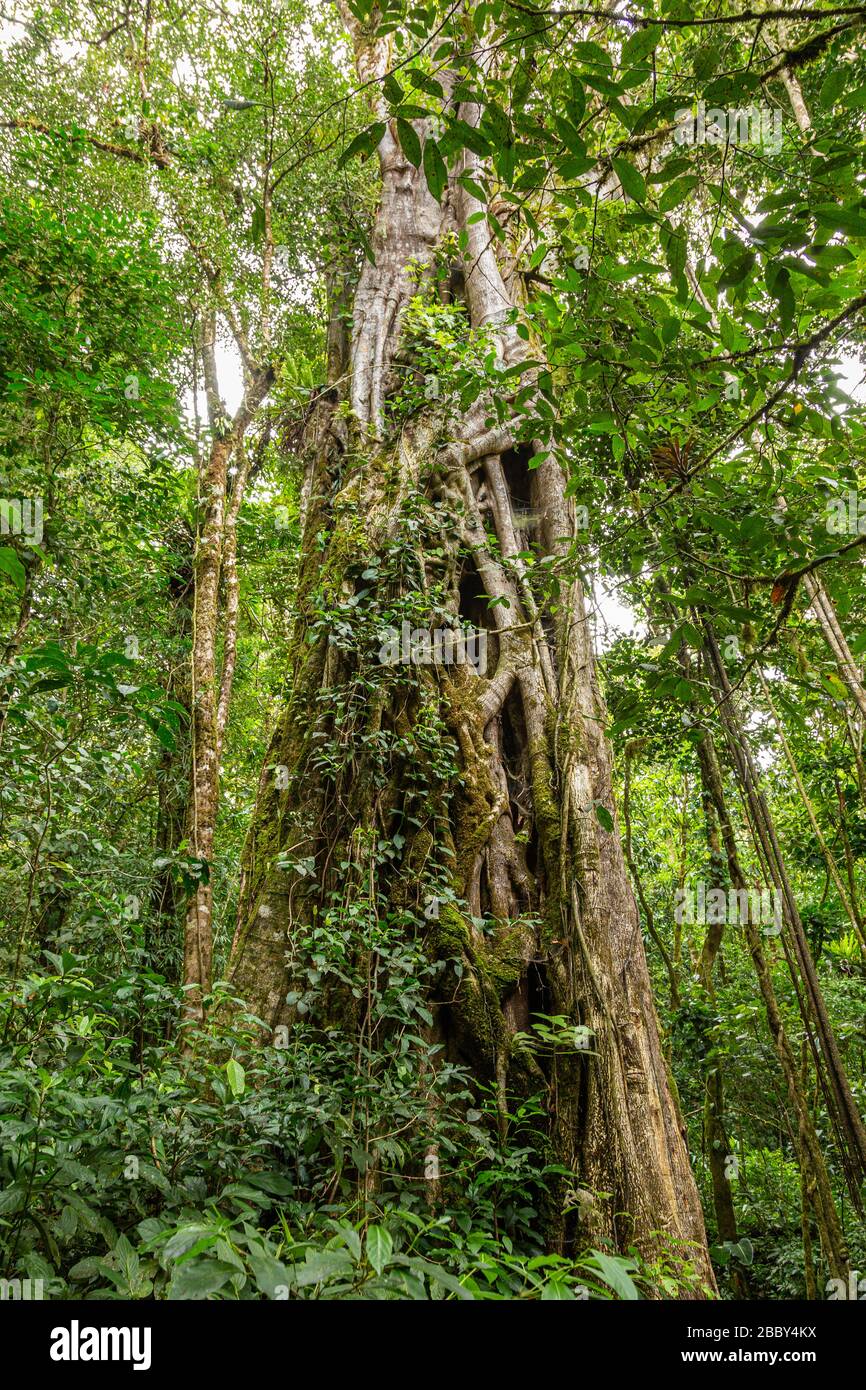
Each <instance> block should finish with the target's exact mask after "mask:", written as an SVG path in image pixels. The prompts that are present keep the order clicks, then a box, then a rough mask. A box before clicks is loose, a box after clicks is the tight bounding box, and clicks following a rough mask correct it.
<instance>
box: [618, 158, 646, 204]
mask: <svg viewBox="0 0 866 1390" xmlns="http://www.w3.org/2000/svg"><path fill="white" fill-rule="evenodd" d="M611 163H612V164H613V168H614V173H615V174H616V176H617V178H618V179H619V181H620V183H621V184H622V186H623V189H624V191H625V192H626V193H627V194H628V196H629V197H630V198H631V200H632V202H635V203H642V202H644V200H645V199H646V184H645V183H644V180H643V174H641V173H639V172H638V170H637V169H636V168H635V167H634V165H633V164H630V163H629V162H628V160H627V159H622V158H621V157H616V158H614V159H612V160H611Z"/></svg>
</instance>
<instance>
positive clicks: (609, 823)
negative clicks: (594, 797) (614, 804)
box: [595, 801, 613, 833]
mask: <svg viewBox="0 0 866 1390" xmlns="http://www.w3.org/2000/svg"><path fill="white" fill-rule="evenodd" d="M595 816H596V820H597V821H598V823H599V825H600V826H601V827H602V829H603V830H607V831H608V833H610V831H611V830H613V816H612V815H611V814H610V811H609V810H608V809H607V807H606V806H603V805H602V804H601V802H600V801H597V802H596V803H595Z"/></svg>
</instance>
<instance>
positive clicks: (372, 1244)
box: [367, 1226, 394, 1274]
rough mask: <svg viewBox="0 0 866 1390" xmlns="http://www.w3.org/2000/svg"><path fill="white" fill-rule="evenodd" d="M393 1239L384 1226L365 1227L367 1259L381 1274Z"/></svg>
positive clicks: (387, 1259)
mask: <svg viewBox="0 0 866 1390" xmlns="http://www.w3.org/2000/svg"><path fill="white" fill-rule="evenodd" d="M393 1250H394V1241H393V1240H392V1238H391V1233H390V1231H386V1230H385V1227H384V1226H368V1227H367V1259H368V1260H369V1261H370V1264H371V1265H372V1266H373V1268H374V1269H375V1271H376V1273H377V1274H381V1273H382V1270H383V1269H384V1268H385V1266H386V1264H387V1263H388V1261H389V1260H390V1258H391V1255H392V1252H393Z"/></svg>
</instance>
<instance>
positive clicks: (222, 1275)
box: [168, 1259, 235, 1301]
mask: <svg viewBox="0 0 866 1390" xmlns="http://www.w3.org/2000/svg"><path fill="white" fill-rule="evenodd" d="M234 1273H235V1271H234V1270H233V1269H232V1266H231V1265H229V1264H223V1263H222V1262H221V1261H219V1260H208V1259H204V1260H190V1261H189V1262H188V1263H187V1264H182V1265H178V1267H177V1269H176V1270H175V1272H174V1274H173V1275H172V1280H171V1287H170V1288H169V1291H168V1296H169V1298H170V1299H189V1300H191V1301H196V1300H198V1299H202V1298H207V1297H208V1295H209V1294H212V1293H218V1292H219V1290H220V1289H221V1288H222V1287H223V1285H224V1284H226V1283H227V1282H228V1280H229V1279H230V1278H231V1276H232V1275H233V1274H234Z"/></svg>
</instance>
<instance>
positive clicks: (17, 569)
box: [0, 545, 27, 593]
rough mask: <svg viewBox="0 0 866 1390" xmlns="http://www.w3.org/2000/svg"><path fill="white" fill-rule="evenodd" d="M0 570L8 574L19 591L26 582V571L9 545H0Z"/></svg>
mask: <svg viewBox="0 0 866 1390" xmlns="http://www.w3.org/2000/svg"><path fill="white" fill-rule="evenodd" d="M0 572H2V573H3V574H8V576H9V578H10V579H11V580H12V583H13V584H14V585H15V587H16V589H17V590H18V591H19V593H20V592H22V591H23V589H24V585H25V583H26V582H27V571H26V570H25V568H24V566H23V565H22V563H21V561H20V560H19V559H18V556H17V555H16V554H15V551H14V550H13V549H12V547H11V545H4V546H0Z"/></svg>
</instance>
